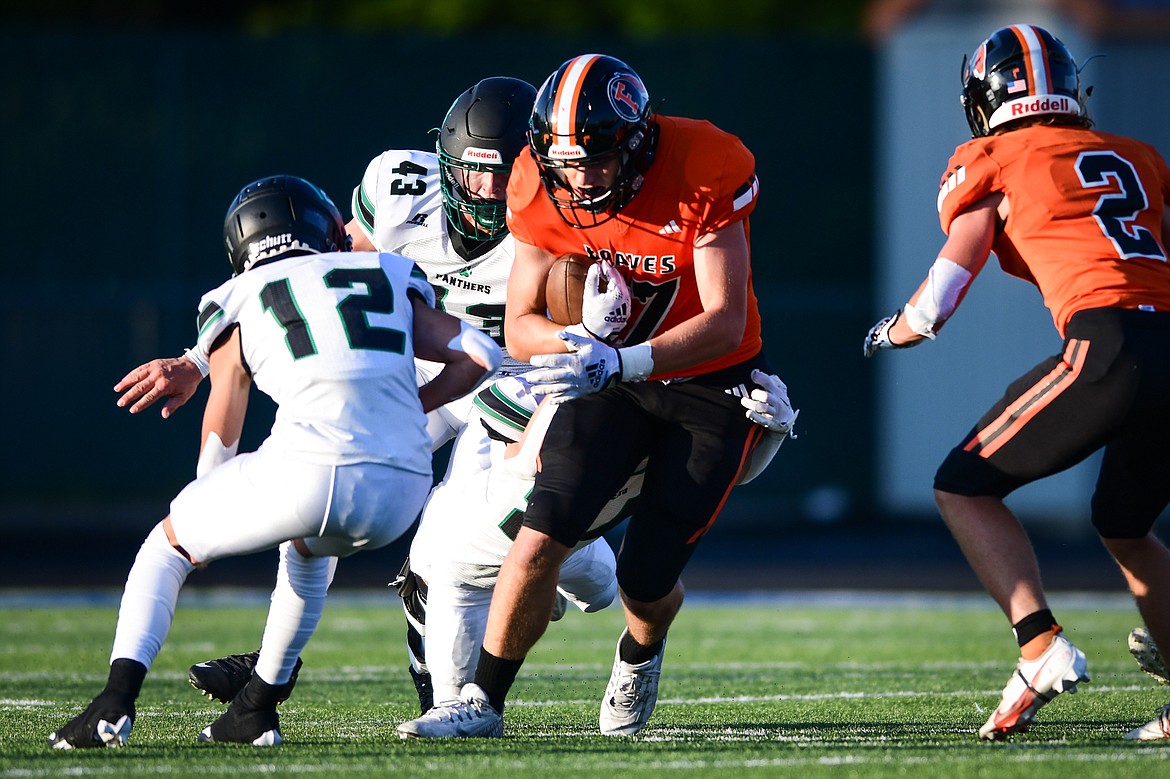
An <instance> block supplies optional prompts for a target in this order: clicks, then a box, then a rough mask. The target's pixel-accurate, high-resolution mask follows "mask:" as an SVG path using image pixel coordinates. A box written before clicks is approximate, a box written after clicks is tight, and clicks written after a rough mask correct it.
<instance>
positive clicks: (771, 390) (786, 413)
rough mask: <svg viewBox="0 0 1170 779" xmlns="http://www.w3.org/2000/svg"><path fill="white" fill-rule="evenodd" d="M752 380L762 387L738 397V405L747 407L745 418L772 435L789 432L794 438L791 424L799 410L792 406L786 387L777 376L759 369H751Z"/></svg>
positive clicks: (781, 434) (780, 435)
mask: <svg viewBox="0 0 1170 779" xmlns="http://www.w3.org/2000/svg"><path fill="white" fill-rule="evenodd" d="M752 381H754V382H755V383H756V384H759V385H760V387H761V388H762V389H759V388H758V389H754V390H752V392H751V394H750V395H748V396H746V397H742V398H740V399H739V402H740V405H742V406H743V407H744V408H746V409H747V418H748V419H750V420H751V421H752V422H755V423H756V424H757V425H760V426H761V427H763V428H765V429H767V431H768V432H769V433H772V434H773V435H776V436H779V437H783V436H786V435H789V434H790V433H791V434H792V437H793V438H796V434H795V433H792V425H793V424H794V423H795V422H796V417H797V416H799V415H800V411H799V410H797V409H793V408H792V403H791V402H790V401H789V400H788V387H787V386H786V385H785V384H784V382H782V381H780V377H779V376H774V375H771V374H768V373H764V372H763V371H761V370H753V371H752Z"/></svg>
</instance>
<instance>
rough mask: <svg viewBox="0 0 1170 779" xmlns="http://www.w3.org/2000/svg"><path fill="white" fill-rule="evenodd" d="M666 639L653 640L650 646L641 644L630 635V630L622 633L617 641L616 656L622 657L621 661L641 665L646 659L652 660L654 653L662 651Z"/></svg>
mask: <svg viewBox="0 0 1170 779" xmlns="http://www.w3.org/2000/svg"><path fill="white" fill-rule="evenodd" d="M665 641H666V639H665V638H662V639H659V640H658V641H655V642H654V643H653V644H652V645H651V646H642V645H641V644H639V643H638V642H637V641H635V640H634V637H633V636H631V635H630V631H628V630H627V631H625V632H624V633H622V638H621V641H619V642H618V657H620V658H621V659H622V662H623V663H629V664H630V665H641V664H642V663H644V662H646V661H647V660H652V659H653V658H654V656H655V655H657V654H658V653H659V652H661V651H662V644H663V643H664V642H665Z"/></svg>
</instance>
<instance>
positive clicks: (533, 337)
mask: <svg viewBox="0 0 1170 779" xmlns="http://www.w3.org/2000/svg"><path fill="white" fill-rule="evenodd" d="M563 329H564V328H563V327H562V326H560V325H558V324H556V323H555V322H553V321H552V320H550V319H549V318H548V317H547V316H545V315H544V314H543V313H541V314H537V313H527V314H521V315H519V316H516V317H513V318H510V319H507V320H505V322H504V343H505V344H506V345H507V347H508V354H510V355H511V356H512V357H514V358H515V359H517V360H521V361H522V362H528V361H530V360H531V359H532V355H534V354H557V353H559V352H563V351H565V344H564V342H563V341H561V339H559V338H557V332H559V331H560V330H563Z"/></svg>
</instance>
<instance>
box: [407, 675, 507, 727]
mask: <svg viewBox="0 0 1170 779" xmlns="http://www.w3.org/2000/svg"><path fill="white" fill-rule="evenodd" d="M397 733H398V737H399V738H401V739H408V738H500V737H502V736H503V735H504V718H503V717H501V716H500V713H499V712H497V711H496V710H495V709H494V708H492V705H491V704H490V703H488V696H487V693H486V692H484V690H483V688H482V687H480V686H479V685H478V684H475V683H469V684H465V685H463V689H462V690H461V691H460V693H459V697H458V698H456V699H455V700H452V701H443V702H442V703H439V704H436V705H435V706H434V707H432V708H431V710H430V711H428V712H427V713H426V714H423V715H422V716H420V717H416V718H415V719H412V720H410V721H408V722H403V723H402V724H401V725H399V726H398V728H397Z"/></svg>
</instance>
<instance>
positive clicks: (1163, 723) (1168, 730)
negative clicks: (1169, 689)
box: [1125, 703, 1170, 741]
mask: <svg viewBox="0 0 1170 779" xmlns="http://www.w3.org/2000/svg"><path fill="white" fill-rule="evenodd" d="M1125 737H1126V738H1128V739H1129V740H1131V741H1165V740H1167V739H1170V703H1167V704H1166V705H1165V706H1163V707H1162V709H1161V711H1159V712H1158V718H1157V719H1154V720H1150V721H1149V722H1147V723H1146V724H1145V725H1142V726H1141V727H1140V728H1134V729H1133V730H1131V731H1130V732H1128V733H1126V734H1125Z"/></svg>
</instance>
